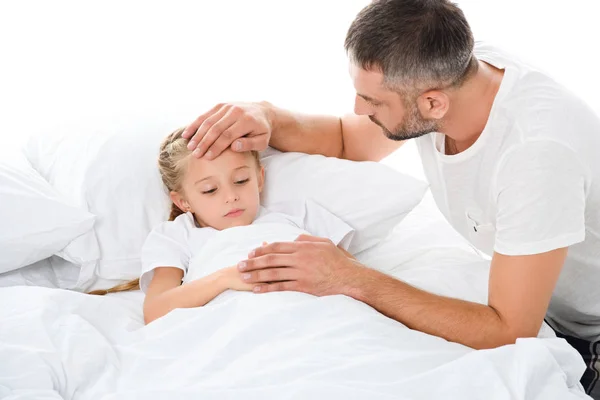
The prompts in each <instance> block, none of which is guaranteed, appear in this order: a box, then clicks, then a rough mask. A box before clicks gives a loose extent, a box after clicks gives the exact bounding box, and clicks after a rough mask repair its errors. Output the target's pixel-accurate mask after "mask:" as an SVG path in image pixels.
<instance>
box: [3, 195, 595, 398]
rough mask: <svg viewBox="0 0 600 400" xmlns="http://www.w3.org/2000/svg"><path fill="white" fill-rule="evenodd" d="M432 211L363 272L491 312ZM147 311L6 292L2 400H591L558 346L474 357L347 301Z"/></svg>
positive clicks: (240, 302) (465, 250) (225, 302)
mask: <svg viewBox="0 0 600 400" xmlns="http://www.w3.org/2000/svg"><path fill="white" fill-rule="evenodd" d="M428 201H430V199H429V200H427V199H426V200H425V201H424V203H423V204H422V205H421V206H419V207H418V208H417V209H416V210H415V211H414V212H413V214H411V215H410V216H409V217H407V218H406V219H405V220H404V221H403V222H402V223H401V224H400V226H399V227H398V229H396V230H395V232H394V233H393V235H392V236H391V237H390V238H389V239H388V240H387V241H386V242H384V243H382V244H380V245H379V246H377V247H376V248H374V249H371V250H369V251H368V252H365V253H362V254H361V255H360V258H361V260H362V261H363V262H365V263H366V264H368V265H370V266H372V267H374V268H378V269H381V270H383V271H385V272H388V273H391V274H393V275H395V276H397V277H400V278H402V279H404V280H406V281H408V282H410V283H412V284H414V285H416V286H419V287H423V288H425V289H427V290H430V291H433V292H436V293H440V294H447V295H454V296H457V297H461V298H465V299H468V300H473V301H480V302H485V299H486V296H487V289H486V288H487V284H486V283H487V273H488V270H487V268H489V265H488V261H487V260H484V259H483V258H481V257H480V256H479V255H478V254H477V253H476V252H475V251H473V249H472V248H471V247H470V246H469V245H468V244H467V243H466V242H465V241H464V240H463V239H462V238H460V236H458V235H456V234H454V232H453V231H451V229H450V228H449V227H448V226H447V224H446V223H445V222H444V221H443V219H441V218H440V216H439V214H436V211H435V210H432V209H431V203H428ZM449 229H450V230H449ZM142 301H143V296H142V294H141V293H140V292H131V293H121V294H118V295H113V296H106V297H94V296H87V295H83V294H80V293H75V292H68V291H64V290H58V289H48V288H34V287H13V288H4V289H0V324H1V326H2V328H1V329H0V360H2V362H1V363H0V398H8V399H31V398H35V399H59V398H65V399H103V400H115V399H138V398H139V399H142V398H143V399H169V400H172V399H187V398H190V399H192V398H194V399H195V398H202V399H239V398H245V399H306V398H314V399H433V398H448V399H466V400H469V399H481V398H485V399H544V400H547V399H551V400H552V399H557V400H558V399H560V400H564V399H583V398H588V397H587V396H585V394H584V393H583V392H582V391H581V387H580V385H579V383H578V380H579V378H580V376H581V374H582V372H583V369H584V365H583V361H582V360H581V358H580V356H579V355H578V354H577V352H576V351H575V350H574V349H572V348H571V347H570V346H568V345H567V344H566V342H564V341H563V340H561V339H556V338H545V339H527V340H519V341H518V342H517V344H515V345H512V346H505V347H502V348H499V349H495V350H487V351H473V350H471V349H469V348H467V347H465V346H461V345H458V344H455V343H449V342H446V341H445V340H443V339H440V338H436V337H433V336H429V335H426V334H423V333H420V332H416V331H412V330H409V329H407V328H406V327H404V326H403V325H402V324H399V323H397V322H395V321H392V320H390V319H388V318H386V317H384V316H382V315H381V314H379V313H377V312H376V311H375V310H373V309H372V308H370V307H368V306H366V305H365V304H362V303H359V302H357V301H355V300H352V299H349V298H346V297H344V296H330V297H325V298H315V297H312V296H308V295H304V294H300V293H273V294H268V295H254V294H251V293H236V294H231V295H229V296H224V297H222V298H221V299H220V300H219V301H215V302H213V303H210V304H209V305H208V306H205V307H201V308H197V309H187V310H176V311H174V312H172V313H170V314H169V315H167V316H166V317H164V318H161V319H159V320H157V321H155V322H154V323H152V324H150V325H149V326H147V327H143V321H142V314H141V304H142Z"/></svg>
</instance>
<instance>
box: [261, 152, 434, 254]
mask: <svg viewBox="0 0 600 400" xmlns="http://www.w3.org/2000/svg"><path fill="white" fill-rule="evenodd" d="M262 162H263V165H264V166H265V170H266V182H265V189H264V192H263V196H262V203H263V206H264V207H265V208H267V209H270V210H274V211H279V212H282V213H287V214H290V213H292V210H291V209H289V204H290V201H291V200H294V199H298V197H307V198H312V199H313V200H315V201H316V202H317V203H319V204H322V205H324V207H325V208H327V209H328V210H329V211H330V212H332V213H333V214H335V215H337V216H338V217H339V218H341V219H342V220H343V221H345V222H346V223H347V224H349V225H350V226H351V227H352V228H354V229H355V231H356V233H355V235H354V238H353V240H352V243H351V244H350V247H349V249H348V250H349V251H350V252H351V253H353V254H356V253H359V252H361V251H364V250H366V249H368V248H370V247H373V246H375V245H376V244H378V243H379V242H380V241H382V240H383V239H385V238H386V237H387V236H388V234H389V233H390V232H391V231H392V229H393V228H394V227H395V226H396V225H397V224H398V223H399V222H400V221H401V220H402V218H404V217H405V216H406V215H407V214H408V213H409V212H410V211H411V210H412V209H413V208H414V207H415V206H416V205H417V204H419V202H420V201H421V200H422V199H423V196H424V195H425V191H426V190H427V184H426V183H425V182H423V181H420V180H417V179H415V178H412V177H410V176H408V175H404V174H401V173H399V172H396V171H394V170H393V169H391V168H389V167H387V166H385V165H382V164H380V163H376V162H353V161H348V160H340V159H337V158H332V157H324V156H321V155H307V154H301V153H281V152H279V151H277V150H274V149H269V150H268V151H266V152H264V153H263V154H262Z"/></svg>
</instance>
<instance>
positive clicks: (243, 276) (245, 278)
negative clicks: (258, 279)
mask: <svg viewBox="0 0 600 400" xmlns="http://www.w3.org/2000/svg"><path fill="white" fill-rule="evenodd" d="M251 276H252V274H251V273H250V272H247V273H245V274H242V279H243V280H245V281H247V280H248V279H250V277H251Z"/></svg>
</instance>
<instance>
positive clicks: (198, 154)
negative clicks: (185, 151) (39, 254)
mask: <svg viewBox="0 0 600 400" xmlns="http://www.w3.org/2000/svg"><path fill="white" fill-rule="evenodd" d="M192 155H193V156H194V157H200V150H199V149H196V150H194V151H192Z"/></svg>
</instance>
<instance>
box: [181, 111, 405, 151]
mask: <svg viewBox="0 0 600 400" xmlns="http://www.w3.org/2000/svg"><path fill="white" fill-rule="evenodd" d="M184 137H188V138H191V140H190V148H191V149H193V148H197V151H195V152H194V155H195V156H197V157H202V156H204V155H205V154H206V156H207V157H208V158H214V157H216V156H218V155H219V154H221V153H222V152H223V151H224V150H225V149H227V148H229V147H231V148H232V149H233V150H234V151H249V150H257V151H260V150H264V149H266V148H267V146H268V145H271V146H272V147H274V148H276V149H278V150H281V151H297V152H302V153H308V154H322V155H325V156H329V157H339V158H346V159H349V160H354V161H379V160H381V159H382V158H384V157H385V156H387V155H389V154H391V153H392V152H393V151H394V150H395V149H397V148H398V147H400V146H401V144H402V142H395V141H393V140H390V139H388V138H387V137H386V136H385V135H384V134H383V133H382V132H381V128H379V127H378V126H377V125H375V124H374V123H372V122H371V120H369V118H368V117H361V116H356V115H347V116H344V117H341V118H340V117H335V116H326V115H306V114H300V113H294V112H292V111H289V110H286V109H283V108H278V107H275V106H274V105H272V104H270V103H267V102H261V103H236V104H219V105H217V106H215V107H213V108H212V109H211V110H209V111H208V112H206V113H204V114H203V115H201V116H200V117H198V118H197V119H196V120H195V121H193V122H192V123H191V124H190V125H189V126H188V127H187V128H186V131H185V132H184Z"/></svg>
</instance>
